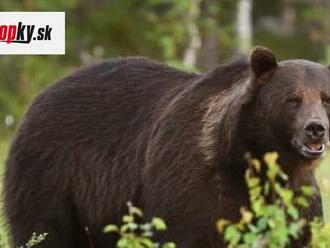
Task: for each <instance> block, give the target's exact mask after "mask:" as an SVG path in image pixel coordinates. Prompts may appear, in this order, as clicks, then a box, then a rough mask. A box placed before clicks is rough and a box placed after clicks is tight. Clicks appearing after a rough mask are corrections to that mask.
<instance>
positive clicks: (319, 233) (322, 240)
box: [311, 219, 330, 248]
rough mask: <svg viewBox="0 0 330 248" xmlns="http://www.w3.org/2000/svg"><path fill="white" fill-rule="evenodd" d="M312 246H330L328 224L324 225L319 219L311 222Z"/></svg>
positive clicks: (323, 247) (318, 247)
mask: <svg viewBox="0 0 330 248" xmlns="http://www.w3.org/2000/svg"><path fill="white" fill-rule="evenodd" d="M311 232H312V242H311V247H312V248H328V247H330V224H327V225H324V224H323V223H322V221H320V220H319V219H315V220H314V221H313V222H312V223H311Z"/></svg>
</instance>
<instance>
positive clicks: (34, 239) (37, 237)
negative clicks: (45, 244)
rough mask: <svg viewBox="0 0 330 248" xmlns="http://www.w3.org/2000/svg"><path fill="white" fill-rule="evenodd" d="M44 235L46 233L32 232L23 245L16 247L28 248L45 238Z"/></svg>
mask: <svg viewBox="0 0 330 248" xmlns="http://www.w3.org/2000/svg"><path fill="white" fill-rule="evenodd" d="M46 236H47V233H42V234H38V235H37V234H36V233H33V234H32V237H31V238H30V240H29V241H28V242H27V243H26V244H25V245H23V246H20V247H18V248H30V247H34V246H38V244H40V243H41V242H42V241H43V240H45V239H46Z"/></svg>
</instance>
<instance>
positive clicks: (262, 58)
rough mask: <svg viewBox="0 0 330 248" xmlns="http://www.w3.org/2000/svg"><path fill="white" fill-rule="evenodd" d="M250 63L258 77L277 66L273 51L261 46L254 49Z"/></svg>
mask: <svg viewBox="0 0 330 248" xmlns="http://www.w3.org/2000/svg"><path fill="white" fill-rule="evenodd" d="M250 63H251V68H252V71H253V72H254V74H255V76H256V78H260V77H262V76H264V75H268V73H269V72H271V71H272V70H274V69H276V68H277V61H276V58H275V56H274V54H273V53H272V51H271V50H269V49H268V48H266V47H261V46H257V47H255V48H254V49H252V51H251V55H250Z"/></svg>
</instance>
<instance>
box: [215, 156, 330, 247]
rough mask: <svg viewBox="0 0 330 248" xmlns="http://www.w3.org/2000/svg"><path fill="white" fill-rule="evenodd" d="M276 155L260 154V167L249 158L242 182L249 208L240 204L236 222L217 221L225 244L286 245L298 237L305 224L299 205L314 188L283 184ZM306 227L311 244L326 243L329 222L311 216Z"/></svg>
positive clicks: (316, 245) (235, 245)
mask: <svg viewBox="0 0 330 248" xmlns="http://www.w3.org/2000/svg"><path fill="white" fill-rule="evenodd" d="M277 158H278V155H277V154H276V153H268V154H266V155H265V157H264V162H265V165H266V166H267V168H266V180H261V178H263V173H264V171H263V170H261V166H262V165H261V163H260V161H258V160H255V159H251V158H249V159H248V161H249V165H250V166H249V168H248V169H247V171H246V182H247V187H248V191H249V198H250V205H251V208H250V209H246V208H244V207H242V208H241V215H242V216H241V219H240V221H239V222H237V223H232V222H230V221H228V220H220V221H219V222H218V223H217V226H218V229H219V231H220V232H221V233H222V234H223V238H224V240H225V241H226V242H227V243H228V247H238V248H248V247H258V248H262V247H269V248H281V247H286V246H287V245H288V243H289V242H290V240H292V239H298V238H299V235H300V234H301V232H302V229H303V228H304V227H305V226H306V225H308V223H307V221H306V220H305V219H303V218H301V216H300V215H299V211H298V209H299V208H307V207H308V201H307V197H310V196H311V195H312V194H313V193H314V188H313V187H310V186H302V187H301V188H300V190H299V191H298V192H293V191H292V190H291V189H288V188H286V187H285V184H286V182H287V180H288V178H287V175H286V174H284V173H283V172H282V171H281V169H280V167H279V165H278V164H277ZM309 227H310V228H311V232H312V235H313V237H312V242H311V246H312V247H313V248H323V247H324V248H325V247H330V246H329V244H330V243H329V242H330V235H329V234H330V232H329V226H325V227H324V226H323V224H322V223H321V222H320V221H318V220H315V221H313V222H312V223H311V224H310V225H309Z"/></svg>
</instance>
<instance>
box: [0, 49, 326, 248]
mask: <svg viewBox="0 0 330 248" xmlns="http://www.w3.org/2000/svg"><path fill="white" fill-rule="evenodd" d="M269 56H270V53H269V51H266V50H265V49H262V48H258V49H256V50H255V51H254V52H253V54H252V56H251V57H250V58H249V59H239V60H236V61H234V62H230V63H228V64H224V65H220V66H218V67H216V68H215V69H213V70H212V71H210V72H208V73H206V74H195V73H187V72H184V71H180V70H177V69H174V68H171V67H169V66H166V65H163V64H161V63H158V62H154V61H151V60H149V59H144V58H123V59H114V60H110V61H108V62H103V63H100V64H97V65H92V66H89V67H87V68H85V69H83V70H81V71H78V72H76V73H74V74H73V75H71V76H68V77H66V78H64V79H63V80H61V81H59V82H57V83H55V84H53V85H52V86H50V87H49V88H47V89H46V90H45V91H44V92H42V93H41V94H40V95H39V96H38V97H37V98H36V99H35V101H34V102H33V103H32V105H31V106H30V108H29V110H28V111H27V113H26V115H25V118H24V119H23V120H22V122H21V125H20V127H19V129H18V132H17V135H16V138H15V140H14V141H13V143H12V146H11V149H10V153H9V157H8V161H7V167H6V173H5V187H4V190H5V200H4V202H5V213H6V217H7V219H8V224H9V228H10V234H11V238H12V244H13V246H15V247H17V246H18V245H22V244H24V243H25V242H26V241H27V240H28V239H29V237H30V236H31V234H32V233H33V232H37V233H48V236H47V238H46V240H45V241H43V242H42V243H41V244H40V247H54V248H59V247H61V248H69V247H79V248H80V247H94V248H103V247H104V248H105V247H114V244H115V241H116V237H114V236H113V235H110V234H104V233H103V232H102V228H103V227H104V226H105V225H107V224H109V223H117V224H118V223H120V222H121V216H122V215H124V214H125V213H126V212H127V206H126V203H127V202H128V201H131V202H132V203H133V204H134V205H136V206H138V207H140V208H142V209H143V210H144V213H145V219H147V220H148V218H150V217H152V216H159V217H161V218H163V219H164V220H165V221H166V222H167V224H168V230H167V232H165V233H164V234H161V235H159V236H156V237H155V238H156V239H157V240H159V241H164V240H166V241H174V242H176V244H177V247H178V248H188V247H189V248H194V247H196V248H197V247H219V244H221V242H222V241H221V238H220V235H219V234H218V233H217V231H216V229H215V223H216V220H218V219H219V218H226V219H231V220H237V219H238V218H239V216H240V213H239V209H240V207H241V206H242V205H246V206H247V205H248V196H247V190H246V185H245V180H244V173H245V169H246V166H247V164H246V160H245V158H244V156H245V154H246V152H250V153H252V155H254V156H256V157H258V156H259V157H260V156H261V154H263V153H264V152H266V149H268V148H270V149H272V148H273V146H272V142H274V140H273V138H272V137H266V138H267V139H261V140H268V141H266V144H264V149H265V150H263V149H259V148H258V147H259V146H257V145H256V144H254V143H253V144H252V145H251V146H250V142H249V141H248V142H245V138H244V137H247V138H249V137H250V136H252V135H254V134H256V133H259V134H260V135H261V136H263V137H264V136H267V135H268V133H267V131H265V130H262V128H259V129H258V130H257V131H256V130H254V129H256V128H251V125H250V124H251V123H258V121H262V120H261V119H262V118H264V117H263V116H261V117H260V120H259V119H255V116H252V115H251V116H250V110H249V106H250V103H251V102H253V101H254V99H255V98H256V96H257V95H258V92H259V91H260V90H259V88H262V87H263V81H267V80H268V78H269V77H271V74H272V71H273V70H275V66H276V65H275V64H274V61H273V60H272V59H273V58H272V57H271V56H270V57H269ZM275 63H276V62H275ZM250 107H251V106H250ZM249 123H250V124H249ZM255 126H256V127H257V126H258V125H257V124H255ZM251 130H253V131H251ZM246 132H250V133H248V134H246ZM253 132H254V133H253ZM254 138H255V139H258V138H259V136H256V137H254ZM256 147H257V148H256ZM280 156H281V153H280ZM290 161H292V160H290ZM299 161H300V160H299ZM297 170H300V169H299V168H297ZM288 171H289V172H290V171H291V170H288ZM302 174H303V175H302ZM302 174H301V173H292V175H290V176H291V177H293V178H292V181H294V182H295V184H296V185H300V184H302V183H304V184H306V183H307V184H310V185H313V186H316V183H315V179H314V174H313V171H312V170H310V171H308V172H305V171H304V173H302ZM310 204H311V207H310V208H309V211H305V212H304V215H305V217H307V218H308V219H311V218H312V217H313V216H321V215H322V213H321V201H320V197H319V195H316V196H315V197H314V198H313V199H311V201H310Z"/></svg>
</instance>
